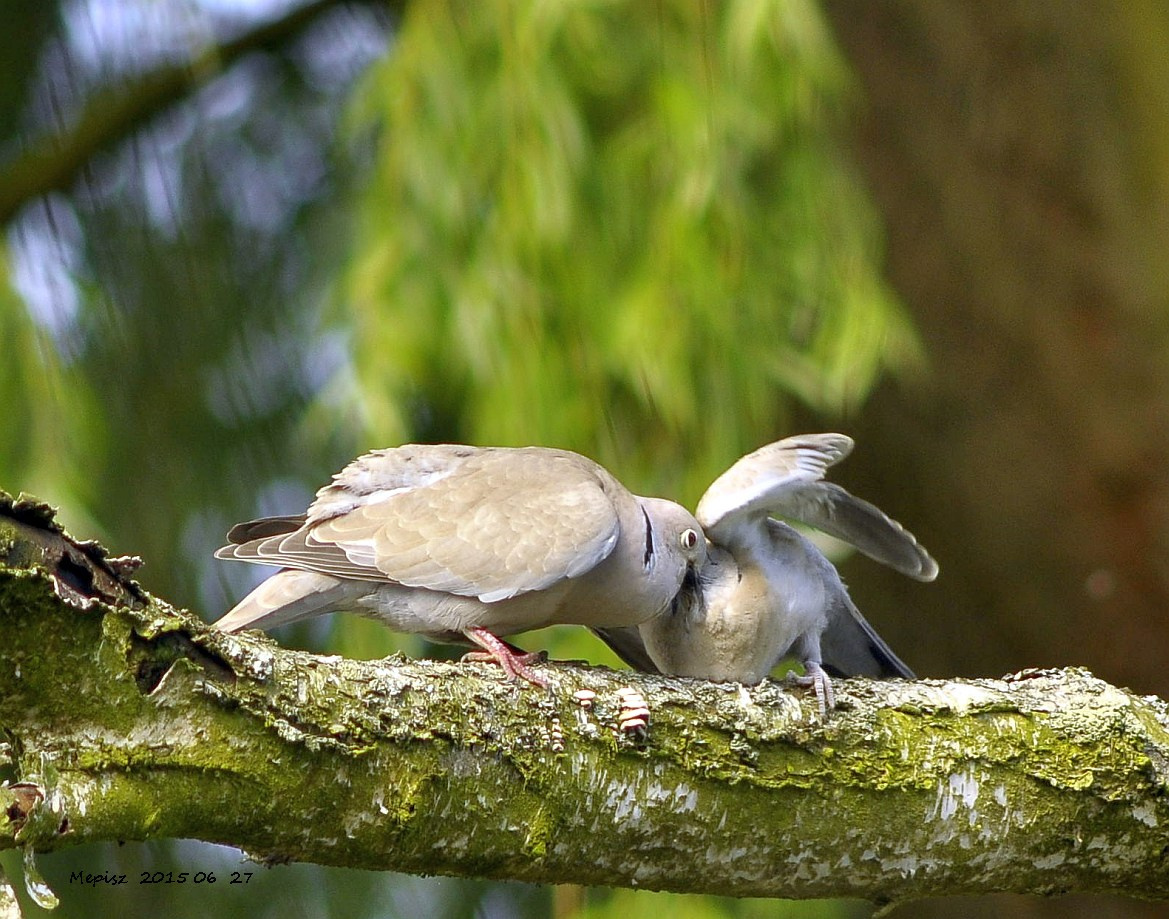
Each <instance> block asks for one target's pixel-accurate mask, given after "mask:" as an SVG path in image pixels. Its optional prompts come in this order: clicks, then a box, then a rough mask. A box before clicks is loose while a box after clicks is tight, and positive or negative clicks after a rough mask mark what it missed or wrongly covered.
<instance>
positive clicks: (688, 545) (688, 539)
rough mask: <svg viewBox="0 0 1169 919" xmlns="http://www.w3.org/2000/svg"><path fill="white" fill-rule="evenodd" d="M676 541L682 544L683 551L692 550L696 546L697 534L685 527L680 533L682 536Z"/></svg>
mask: <svg viewBox="0 0 1169 919" xmlns="http://www.w3.org/2000/svg"><path fill="white" fill-rule="evenodd" d="M678 541H679V542H680V543H681V544H682V548H683V549H693V548H694V547H695V546H697V545H698V533H697V532H695V531H694V530H693V529H692V528H690V527H687V528H686V529H684V530H683V531H682V535H681V536H680V537H679V538H678Z"/></svg>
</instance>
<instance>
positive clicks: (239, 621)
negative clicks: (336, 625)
mask: <svg viewBox="0 0 1169 919" xmlns="http://www.w3.org/2000/svg"><path fill="white" fill-rule="evenodd" d="M369 590H370V585H369V584H362V583H361V582H354V581H343V580H341V579H340V578H334V577H330V576H329V575H327V574H318V573H317V572H315V571H299V570H296V569H292V568H286V569H285V570H283V571H280V572H277V573H276V574H274V575H272V577H270V578H268V579H267V580H266V581H264V582H263V583H262V584H260V586H259V587H257V588H256V589H255V590H253V591H252V592H251V593H250V594H248V595H247V596H246V597H244V598H243V599H242V600H240V602H239V603H237V604H236V605H235V606H234V607H233V608H232V609H231V610H230V611H228V613H227V614H226V615H224V616H223V617H222V618H221V619H219V620H218V621H217V622H215V623H214V625H215V627H216V628H217V629H219V630H221V631H223V632H238V631H239V630H240V629H248V628H250V629H271V628H275V627H276V626H278V625H285V624H287V623H289V622H296V621H298V620H300V619H307V618H308V617H310V616H315V615H317V614H319V613H328V612H333V611H334V610H337V609H344V608H347V607H349V606H351V605H352V604H353V601H355V600H357V599H359V598H360V597H361V596H364V595H365V594H366V593H368V592H369Z"/></svg>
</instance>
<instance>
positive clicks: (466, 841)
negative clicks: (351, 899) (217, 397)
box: [0, 500, 1169, 901]
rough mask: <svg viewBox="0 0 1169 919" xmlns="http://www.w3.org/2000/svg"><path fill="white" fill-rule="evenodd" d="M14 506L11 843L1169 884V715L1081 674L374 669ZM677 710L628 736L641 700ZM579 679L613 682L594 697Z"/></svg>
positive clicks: (459, 862)
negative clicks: (149, 587)
mask: <svg viewBox="0 0 1169 919" xmlns="http://www.w3.org/2000/svg"><path fill="white" fill-rule="evenodd" d="M127 567H128V565H127V563H126V561H125V560H113V561H111V560H109V559H106V558H105V557H104V555H103V553H102V552H101V551H100V549H99V548H97V547H95V546H92V545H85V544H78V543H75V542H73V541H72V540H70V539H69V538H68V537H67V536H66V535H65V534H63V533H61V532H60V531H59V529H57V528H56V527H55V525H54V524H53V523H52V521H51V518H50V516H49V515H48V514H47V513H46V512H45V510H44V509H43V508H40V507H38V506H37V505H34V504H13V503H12V502H11V500H9V501H8V502H7V504H6V505H5V504H4V502H3V501H0V730H2V732H3V734H2V737H3V740H4V741H5V746H4V747H3V748H2V752H3V755H4V756H5V758H6V759H7V761H8V765H9V768H10V771H11V778H12V780H13V782H12V783H11V784H9V785H7V786H6V787H5V788H4V789H3V790H0V795H3V798H4V801H3V803H4V806H5V808H6V812H7V820H6V821H3V823H2V826H3V832H2V833H0V847H11V846H25V847H33V848H34V849H36V850H53V849H60V848H62V847H65V846H70V845H76V844H78V843H83V842H89V841H96V840H114V839H119V840H125V839H135V840H137V839H150V838H159V837H191V838H197V839H204V840H209V841H212V842H219V843H229V844H231V845H235V846H239V847H241V848H243V849H245V850H247V851H248V852H249V853H251V854H252V855H253V856H254V857H256V858H260V859H266V860H274V861H275V860H285V859H296V860H308V861H314V862H320V863H324V864H334V865H347V866H352V867H363V868H393V869H394V870H397V871H409V872H416V873H425V874H435V873H439V874H451V875H463V876H475V877H491V878H508V879H514V880H523V881H531V882H546V883H564V882H576V883H582V884H600V885H609V886H637V887H647V888H654V889H667V890H675V891H691V892H699V891H701V892H707V893H719V894H731V895H739V896H769V897H774V896H779V897H830V896H846V897H865V898H868V899H873V900H884V901H890V900H898V899H903V898H910V897H918V896H925V895H939V894H952V893H983V892H988V891H1018V892H1032V893H1055V892H1065V891H1111V892H1119V893H1123V894H1128V895H1139V896H1143V897H1149V898H1165V897H1169V871H1166V870H1165V854H1164V853H1165V852H1167V851H1169V796H1166V794H1165V791H1166V786H1167V783H1169V710H1167V707H1166V704H1165V703H1164V702H1162V701H1160V700H1158V699H1153V698H1143V699H1142V698H1137V697H1134V696H1132V695H1131V694H1129V693H1127V692H1125V691H1123V690H1120V689H1117V688H1115V687H1112V686H1110V685H1108V684H1106V683H1104V682H1102V681H1100V680H1098V679H1096V678H1094V677H1092V676H1091V675H1090V674H1088V673H1086V672H1084V671H1081V670H1074V669H1073V670H1065V671H1043V672H1027V673H1023V674H1017V675H1015V676H1013V677H1010V678H1007V679H1003V680H973V681H952V682H938V681H921V682H917V683H902V682H891V683H879V682H870V681H864V680H853V681H845V682H843V683H842V684H840V687H839V696H840V702H841V704H840V707H839V708H838V709H837V710H836V711H835V712H832V713H831V714H830V715H829V716H828V717H827V718H826V719H824V720H822V719H821V718H820V717H819V715H818V714H817V713H816V708H815V703H814V701H813V700H811V699H810V698H807V697H805V696H802V695H794V694H792V693H789V692H787V691H785V689H784V687H783V686H782V684H779V683H774V682H767V683H764V684H763V685H761V686H758V687H750V688H742V687H739V686H737V685H717V684H709V683H703V682H699V681H690V680H675V679H662V678H656V677H646V676H641V675H637V674H633V673H629V672H623V673H617V672H613V671H610V670H607V669H604V668H595V667H588V666H584V665H580V664H548V665H546V666H544V667H543V669H542V671H541V672H542V673H543V674H544V675H545V676H546V677H547V679H548V680H549V683H550V689H549V691H547V692H543V691H540V690H537V689H535V688H534V687H532V686H530V685H526V684H523V685H521V684H517V683H510V682H507V681H505V680H504V679H503V678H502V676H501V675H500V673H499V672H498V670H496V669H495V668H492V667H490V666H488V665H485V664H484V665H480V664H450V663H438V662H428V661H405V660H400V659H390V660H384V661H372V662H359V661H351V660H343V659H339V658H334V657H321V656H316V655H311V654H305V653H301V652H296V651H289V650H284V649H281V648H279V647H278V646H277V645H275V644H274V643H273V642H271V641H270V640H268V639H266V638H263V637H259V636H257V635H255V634H249V635H244V636H240V637H235V636H227V635H222V634H219V633H217V632H214V631H211V630H209V629H207V628H206V626H204V625H203V624H202V623H201V622H199V621H198V620H196V619H195V618H194V617H192V616H190V615H189V614H187V613H183V612H180V611H176V610H173V609H171V608H170V607H168V606H167V605H166V604H164V603H162V602H160V601H158V600H156V599H154V598H151V597H149V596H147V595H146V594H144V593H143V592H142V591H140V590H139V589H137V587H136V586H135V585H133V584H132V582H129V581H127V579H126V577H125V574H126V569H127ZM627 686H628V687H632V688H634V689H636V690H637V691H638V692H640V693H641V694H642V695H643V696H644V697H645V699H646V700H647V701H648V702H649V706H650V708H651V710H652V716H651V723H650V726H649V730H648V733H647V734H644V735H643V734H641V733H639V732H638V731H635V730H622V729H621V728H620V727H619V726H618V724H619V722H620V720H621V713H622V710H623V706H624V707H626V708H628V706H629V704H630V703H629V702H628V700H627V699H626V698H625V697H623V696H621V695H620V694H619V693H618V690H619V689H620V688H622V687H627ZM581 690H589V691H592V692H594V693H595V694H596V696H595V699H594V700H593V701H592V704H591V707H585V706H583V705H582V704H581V701H580V699H579V697H578V696H577V695H576V694H577V693H578V692H579V691H581Z"/></svg>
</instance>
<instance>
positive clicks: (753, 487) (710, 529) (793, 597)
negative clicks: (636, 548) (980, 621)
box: [597, 434, 938, 710]
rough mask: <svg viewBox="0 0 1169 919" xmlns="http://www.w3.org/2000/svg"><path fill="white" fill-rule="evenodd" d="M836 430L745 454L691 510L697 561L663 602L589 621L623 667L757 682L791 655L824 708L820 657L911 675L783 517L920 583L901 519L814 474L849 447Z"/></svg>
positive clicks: (918, 550)
mask: <svg viewBox="0 0 1169 919" xmlns="http://www.w3.org/2000/svg"><path fill="white" fill-rule="evenodd" d="M852 447H853V442H852V439H851V438H849V437H846V436H844V435H843V434H809V435H804V436H799V437H789V438H787V439H785V440H781V441H778V442H776V443H773V444H768V445H767V446H765V447H761V448H760V449H758V450H756V451H755V452H754V453H750V454H748V455H747V456H744V457H743V458H742V459H740V460H739V461H738V462H736V463H735V464H734V465H733V466H731V468H730V469H728V470H727V471H726V472H725V473H723V474H722V475H721V476H719V477H718V478H717V479H716V480H715V481H714V483H713V484H712V485H711V486H710V488H708V489H707V491H706V494H705V495H703V496H702V500H701V501H699V503H698V510H697V512H696V514H695V516H696V517H697V519H698V521H699V522H700V523H701V524H702V527H703V530H704V531H705V533H706V536H707V539H708V540H709V546H708V551H707V558H706V563H705V564H704V565H703V566H702V568H701V569H700V570H699V571H698V576H697V578H695V579H692V580H689V581H688V582H687V583H686V584H685V585H684V586H683V588H682V590H681V591H680V592H679V593H678V596H677V597H675V599H674V602H673V604H671V607H670V609H669V610H667V611H666V612H664V613H663V614H662V615H660V616H658V617H656V618H654V619H652V620H649V621H647V622H645V623H643V624H642V625H641V626H639V627H638V628H635V629H629V628H626V629H617V630H606V629H600V630H597V631H598V633H599V634H600V635H601V637H602V638H603V639H604V640H605V641H606V642H608V643H609V644H610V645H611V646H612V647H613V649H614V650H615V651H617V653H618V654H619V655H621V657H622V658H624V659H625V661H626V662H627V663H629V664H630V665H632V666H634V667H637V668H638V669H642V670H649V671H659V672H661V673H667V674H675V675H679V676H693V677H702V678H705V679H710V680H717V681H735V682H740V683H758V682H759V681H760V680H762V679H763V678H764V677H765V676H767V674H768V673H769V672H770V671H771V669H772V668H773V667H774V666H775V665H776V664H778V663H779V661H780V660H781V659H782V658H784V657H786V656H788V655H789V654H795V655H796V656H798V657H799V659H800V661H801V662H802V663H803V665H804V669H805V674H806V675H805V677H804V678H802V680H801V682H803V683H804V685H810V686H812V687H814V689H815V691H816V697H817V699H818V701H819V703H820V706H821V709H822V710H823V709H825V708H831V707H832V706H833V705H834V703H835V699H834V694H833V690H832V682H831V680H830V679H829V677H828V674H827V673H826V672H825V669H824V666H821V665H822V664H823V665H825V666H827V667H828V668H829V669H830V670H832V671H834V672H836V673H837V674H840V675H847V676H854V675H865V676H874V677H879V676H901V677H908V678H912V677H913V673H912V671H910V669H909V668H908V667H906V666H905V664H903V663H902V662H901V660H900V659H899V658H898V657H897V655H895V654H894V653H893V652H892V651H891V650H889V647H888V645H886V644H885V642H884V641H882V640H881V638H880V636H878V635H877V633H876V632H874V631H873V628H872V626H870V625H869V624H868V623H867V622H866V621H865V619H864V617H863V616H861V614H860V612H859V610H857V608H856V606H855V605H854V604H853V602H852V600H851V598H850V597H849V595H848V591H847V590H846V589H845V586H844V583H843V582H842V581H841V579H840V575H839V574H838V573H837V571H836V568H835V567H834V566H833V565H832V563H831V562H830V561H828V559H827V558H825V557H824V555H823V553H822V552H821V551H820V550H819V549H818V548H817V547H816V546H815V544H813V543H812V542H811V540H809V539H808V538H806V537H805V536H803V535H802V534H800V533H799V532H798V531H797V530H795V529H794V528H792V527H790V526H788V525H787V524H786V523H781V522H780V521H778V520H774V519H771V518H772V515H775V516H781V517H786V518H789V519H792V520H796V521H800V522H802V523H805V524H809V525H810V526H813V527H815V528H816V529H818V530H821V531H823V532H825V533H827V534H829V535H831V536H835V537H836V538H838V539H842V540H844V541H845V542H848V543H851V544H852V545H853V546H855V547H856V548H857V549H859V550H860V551H861V552H863V553H865V554H866V555H868V556H869V557H871V558H873V559H876V560H877V561H879V562H882V563H884V564H886V565H889V566H890V567H892V568H894V569H896V570H897V571H900V572H901V573H903V574H906V575H909V576H910V577H912V578H916V579H917V580H919V581H932V580H933V579H934V578H935V577H937V574H938V566H937V563H936V562H935V561H934V560H933V559H932V558H931V557H930V556H929V553H927V552H926V551H925V549H923V548H922V547H921V546H919V545H918V544H917V540H916V539H914V537H913V536H912V535H911V534H910V533H908V532H907V531H906V530H905V529H904V528H903V527H902V526H901V525H900V524H899V523H897V522H896V521H895V520H891V519H890V518H889V517H887V516H886V515H885V514H884V513H882V512H881V511H880V510H878V509H877V508H876V507H874V506H873V505H872V504H869V503H868V502H867V501H862V500H861V499H860V498H857V497H854V496H853V495H851V494H849V493H848V492H847V491H845V490H844V489H843V488H841V487H840V486H838V485H833V484H831V483H828V482H824V481H822V479H823V478H824V474H825V472H826V471H827V469H828V467H829V466H831V465H833V464H835V463H837V462H839V461H840V460H841V459H843V458H844V457H845V456H847V455H848V454H849V452H851V450H852Z"/></svg>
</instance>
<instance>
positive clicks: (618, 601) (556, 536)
mask: <svg viewBox="0 0 1169 919" xmlns="http://www.w3.org/2000/svg"><path fill="white" fill-rule="evenodd" d="M701 534H702V531H701V528H700V527H699V526H698V523H697V521H696V520H695V519H694V517H693V516H692V515H691V514H690V513H689V512H688V511H686V510H685V509H684V508H682V507H680V506H679V505H677V504H674V503H672V502H669V501H663V500H660V499H656V498H642V497H638V496H636V495H633V494H631V493H630V492H629V491H627V490H626V489H625V488H624V487H623V486H622V485H621V483H620V482H618V481H617V480H616V479H615V478H614V477H613V476H612V475H610V474H609V473H608V472H607V471H606V470H605V469H603V468H602V467H601V466H599V465H597V464H596V463H594V462H592V461H591V460H589V459H586V458H585V457H583V456H580V455H578V454H576V453H571V452H568V451H565V450H554V449H551V448H546V447H523V448H505V447H469V446H462V445H453V444H436V445H417V444H411V445H407V446H402V447H395V448H392V449H388V450H375V451H373V452H372V453H369V454H367V455H365V456H362V457H360V458H359V459H357V460H354V462H352V463H351V464H350V465H349V466H347V467H346V468H345V469H343V470H342V471H341V472H340V473H338V474H337V475H336V476H335V477H334V480H333V482H332V484H330V485H327V486H325V487H324V488H322V489H321V490H320V491H319V492H317V496H316V500H315V501H314V502H313V503H312V505H311V506H310V507H309V509H308V512H307V514H305V515H303V516H289V517H274V518H264V519H261V520H256V521H251V522H249V523H243V524H240V525H238V526H236V527H234V528H233V529H232V530H231V532H230V533H229V534H228V539H229V541H230V543H231V544H230V545H227V546H224V547H223V548H221V549H220V550H218V551H217V552H216V553H215V554H216V557H218V558H225V559H236V560H240V561H247V562H253V563H257V564H267V565H278V566H281V567H282V568H283V570H282V571H280V572H278V573H277V574H275V575H273V576H272V577H270V578H269V579H268V580H266V581H265V582H264V583H263V584H261V585H260V586H259V587H257V588H256V589H255V590H254V591H253V592H252V593H251V594H249V595H248V596H247V597H245V598H244V599H243V600H242V601H240V603H239V604H238V605H237V606H236V607H235V608H234V609H232V610H231V611H230V612H228V613H227V614H226V615H225V616H224V617H223V618H222V619H220V620H219V621H218V622H217V623H216V626H217V627H218V628H220V629H223V630H225V631H237V630H239V629H241V628H245V627H249V626H250V627H260V628H271V627H273V626H276V625H280V624H283V623H286V622H292V621H295V620H298V619H304V618H306V617H308V616H314V615H318V614H321V613H327V612H332V611H335V610H350V611H353V612H359V613H363V614H365V615H368V616H372V617H374V618H376V619H379V620H381V621H382V622H384V623H385V624H387V625H388V626H390V627H391V628H393V629H395V630H397V631H402V632H417V633H421V634H424V635H427V636H430V637H431V638H433V639H435V640H438V641H452V640H454V641H458V640H462V639H468V640H470V641H472V642H474V643H475V644H478V645H480V646H481V647H483V648H484V650H485V651H487V652H488V654H489V655H490V657H492V658H493V659H495V660H497V661H498V662H499V663H500V664H501V665H502V666H503V667H504V669H505V670H506V671H507V672H508V673H509V674H511V675H513V676H514V675H519V676H522V677H524V678H526V679H528V680H530V681H532V682H535V683H542V682H543V681H542V680H541V679H540V678H538V677H536V676H535V675H534V674H533V673H532V672H531V670H530V669H529V667H528V664H529V663H530V662H531V657H532V656H531V655H520V654H517V653H515V651H514V649H511V648H510V647H509V646H507V645H506V644H505V643H504V642H502V641H500V640H499V638H498V636H500V635H508V634H511V633H514V632H520V631H526V630H528V629H536V628H541V627H542V626H547V625H552V624H556V623H572V624H581V625H590V626H595V627H623V626H635V625H637V624H638V623H641V622H644V621H646V620H647V619H650V618H652V617H653V616H655V615H657V614H658V613H659V612H661V611H662V610H663V609H664V608H665V607H666V606H667V605H669V603H670V601H671V600H672V599H673V597H674V596H675V595H676V594H677V593H678V590H679V588H680V587H681V584H682V582H683V579H684V578H685V576H686V573H687V571H688V570H692V569H695V568H697V567H698V566H700V565H701V564H702V562H703V560H704V558H705V548H706V547H705V540H704V539H703V538H702V535H701Z"/></svg>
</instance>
